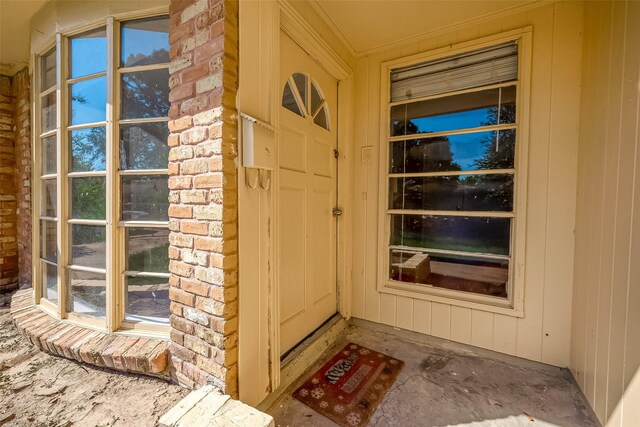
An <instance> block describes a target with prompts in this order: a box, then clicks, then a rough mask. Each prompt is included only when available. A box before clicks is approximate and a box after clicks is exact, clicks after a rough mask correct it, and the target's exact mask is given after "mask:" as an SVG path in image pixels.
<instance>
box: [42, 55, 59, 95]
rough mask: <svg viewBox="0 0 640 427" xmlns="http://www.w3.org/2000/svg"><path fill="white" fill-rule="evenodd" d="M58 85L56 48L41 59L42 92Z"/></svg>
mask: <svg viewBox="0 0 640 427" xmlns="http://www.w3.org/2000/svg"><path fill="white" fill-rule="evenodd" d="M55 85H56V48H55V47H54V48H53V49H51V50H50V51H49V52H47V53H45V54H44V55H42V57H41V58H40V92H44V91H45V90H47V89H49V88H50V87H53V86H55Z"/></svg>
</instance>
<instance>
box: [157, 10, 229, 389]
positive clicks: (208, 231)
mask: <svg viewBox="0 0 640 427" xmlns="http://www.w3.org/2000/svg"><path fill="white" fill-rule="evenodd" d="M169 15H170V30H169V42H170V44H171V51H170V56H171V66H170V69H169V71H170V80H169V84H170V88H171V93H170V96H169V99H170V101H171V108H170V110H169V131H170V135H169V146H170V153H169V190H170V193H169V202H170V206H169V218H170V220H169V228H170V230H171V234H170V237H169V239H170V241H169V258H170V264H169V271H170V275H171V276H170V294H169V298H170V299H171V341H172V342H171V345H170V347H169V351H170V355H171V375H172V377H173V378H174V379H175V380H176V381H177V382H178V383H179V384H181V385H183V386H186V387H189V388H196V387H200V386H202V385H204V384H206V383H212V384H214V385H216V386H218V387H219V388H220V389H222V391H223V392H224V393H227V394H230V395H232V396H234V397H236V396H237V342H238V338H237V334H238V333H237V330H238V322H237V319H238V302H237V301H238V298H237V295H238V292H237V289H238V267H237V265H238V261H237V259H238V255H237V254H238V242H237V235H238V233H237V216H238V212H237V198H238V197H237V184H236V183H237V177H236V175H237V166H236V157H237V111H236V105H235V98H236V92H237V87H238V83H237V81H238V79H237V75H238V73H237V69H238V59H237V58H238V35H237V34H238V32H237V31H238V30H237V27H238V3H237V1H233V0H226V1H225V0H197V1H195V0H174V1H172V2H171V4H170V7H169Z"/></svg>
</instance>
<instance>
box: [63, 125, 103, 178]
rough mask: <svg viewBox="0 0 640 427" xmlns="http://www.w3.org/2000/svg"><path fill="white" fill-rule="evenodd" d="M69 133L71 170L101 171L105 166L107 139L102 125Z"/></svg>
mask: <svg viewBox="0 0 640 427" xmlns="http://www.w3.org/2000/svg"><path fill="white" fill-rule="evenodd" d="M69 133H70V140H71V171H72V172H87V171H103V170H105V169H106V168H107V155H106V145H107V144H106V140H107V139H106V128H105V127H104V126H100V127H95V128H87V129H80V130H74V131H71V132H69Z"/></svg>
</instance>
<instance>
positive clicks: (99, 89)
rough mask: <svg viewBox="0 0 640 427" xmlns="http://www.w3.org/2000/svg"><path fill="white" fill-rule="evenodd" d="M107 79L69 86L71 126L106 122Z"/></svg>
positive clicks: (101, 78)
mask: <svg viewBox="0 0 640 427" xmlns="http://www.w3.org/2000/svg"><path fill="white" fill-rule="evenodd" d="M106 106H107V79H106V77H98V78H96V79H91V80H85V81H82V82H79V83H75V84H73V85H71V124H72V125H77V124H83V123H94V122H101V121H104V120H106Z"/></svg>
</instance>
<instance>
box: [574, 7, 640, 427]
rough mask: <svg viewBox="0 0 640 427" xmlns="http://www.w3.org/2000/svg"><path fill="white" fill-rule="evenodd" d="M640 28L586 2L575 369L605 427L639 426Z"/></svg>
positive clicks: (634, 14)
mask: <svg viewBox="0 0 640 427" xmlns="http://www.w3.org/2000/svg"><path fill="white" fill-rule="evenodd" d="M639 22H640V3H638V2H633V1H629V2H624V1H620V2H587V4H586V9H585V35H584V60H583V92H582V104H581V119H580V123H581V124H580V150H579V163H578V164H579V169H578V200H577V215H576V243H575V283H574V291H573V319H572V325H573V326H572V334H571V341H572V342H571V365H570V366H571V370H572V372H573V374H574V376H575V377H576V379H577V381H578V384H579V385H580V387H581V388H582V390H583V391H584V393H585V395H586V396H587V399H588V400H589V402H590V403H591V405H592V406H593V408H594V409H595V411H596V414H597V415H598V418H599V419H600V421H602V423H603V424H606V425H608V426H621V425H624V426H637V425H640V406H639V405H638V402H639V401H640V375H638V373H637V371H638V368H639V367H640V327H639V326H640V309H639V307H640V286H639V284H640V262H639V259H640V214H639V213H640V185H639V184H640V172H639V171H638V169H637V165H638V160H639V154H640V153H639V151H638V139H639V131H638V129H639V127H638V126H639V124H640V104H639V103H640V97H639V95H638V84H639V82H640V27H639V26H638V23H639Z"/></svg>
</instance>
